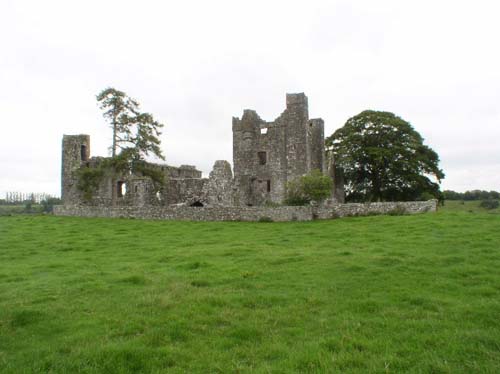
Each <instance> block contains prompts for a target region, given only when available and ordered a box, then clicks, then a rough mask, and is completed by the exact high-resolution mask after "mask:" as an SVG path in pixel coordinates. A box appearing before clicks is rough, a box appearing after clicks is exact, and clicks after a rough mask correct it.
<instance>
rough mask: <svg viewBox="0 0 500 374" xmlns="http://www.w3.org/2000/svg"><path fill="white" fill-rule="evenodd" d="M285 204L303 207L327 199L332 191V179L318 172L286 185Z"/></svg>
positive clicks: (315, 171)
mask: <svg viewBox="0 0 500 374" xmlns="http://www.w3.org/2000/svg"><path fill="white" fill-rule="evenodd" d="M286 188H287V194H286V199H285V204H287V205H305V204H308V203H310V202H312V201H314V202H316V203H319V202H321V201H323V200H325V199H326V198H328V197H329V196H330V194H331V191H332V179H331V178H330V177H328V176H325V175H323V174H322V173H321V172H320V171H319V170H313V171H312V172H311V173H309V174H307V175H303V176H302V177H300V178H297V179H295V180H292V181H290V182H288V183H287V186H286Z"/></svg>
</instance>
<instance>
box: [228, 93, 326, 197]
mask: <svg viewBox="0 0 500 374" xmlns="http://www.w3.org/2000/svg"><path fill="white" fill-rule="evenodd" d="M232 129H233V167H234V183H235V189H236V196H235V199H234V201H235V204H237V205H242V206H245V205H248V206H252V205H253V206H256V205H258V206H262V205H265V204H266V203H268V202H273V203H281V202H282V201H283V200H284V199H285V192H286V183H287V182H289V181H291V180H294V179H296V178H299V177H301V176H303V175H305V174H307V173H309V172H310V171H312V170H313V169H318V170H320V171H322V172H326V168H325V154H324V153H325V152H324V148H325V144H324V123H323V120H322V119H309V109H308V100H307V96H306V95H304V94H303V93H298V94H287V95H286V109H285V111H284V112H283V113H282V114H281V115H280V116H279V117H278V118H276V119H275V120H274V121H273V122H266V121H264V120H262V119H261V118H260V117H259V115H258V114H257V112H255V111H254V110H249V109H247V110H245V111H244V112H243V116H242V117H241V119H239V118H237V117H234V118H233V125H232Z"/></svg>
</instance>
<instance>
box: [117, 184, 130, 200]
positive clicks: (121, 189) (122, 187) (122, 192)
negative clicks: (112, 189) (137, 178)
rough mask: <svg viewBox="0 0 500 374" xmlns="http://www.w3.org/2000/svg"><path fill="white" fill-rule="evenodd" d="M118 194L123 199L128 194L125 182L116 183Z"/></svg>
mask: <svg viewBox="0 0 500 374" xmlns="http://www.w3.org/2000/svg"><path fill="white" fill-rule="evenodd" d="M116 192H117V196H118V197H123V196H125V194H126V193H127V184H126V183H125V182H123V181H118V182H117V183H116Z"/></svg>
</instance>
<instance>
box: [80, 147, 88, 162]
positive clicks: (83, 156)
mask: <svg viewBox="0 0 500 374" xmlns="http://www.w3.org/2000/svg"><path fill="white" fill-rule="evenodd" d="M80 158H81V160H82V161H87V146H86V145H85V144H82V145H81V146H80Z"/></svg>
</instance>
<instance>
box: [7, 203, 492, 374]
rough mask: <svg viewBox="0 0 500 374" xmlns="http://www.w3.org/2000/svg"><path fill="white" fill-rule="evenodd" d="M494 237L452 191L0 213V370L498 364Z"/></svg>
mask: <svg viewBox="0 0 500 374" xmlns="http://www.w3.org/2000/svg"><path fill="white" fill-rule="evenodd" d="M455 203H456V204H455ZM469 210H470V211H471V212H469ZM499 243H500V214H498V211H497V212H496V213H491V212H487V211H485V210H482V209H481V210H480V209H478V208H477V207H475V206H474V205H473V204H470V203H466V204H465V205H462V204H460V203H458V202H446V205H445V207H444V209H442V210H440V211H439V212H438V213H429V214H422V215H416V216H373V217H356V218H354V217H353V218H343V219H338V220H331V221H314V222H304V223H298V222H290V223H237V222H233V223H223V222H169V221H139V220H122V219H115V220H110V219H84V218H63V217H53V216H40V215H38V216H37V215H33V216H29V215H18V216H10V217H7V216H4V217H0V372H1V373H32V372H35V373H163V372H164V373H499V372H500V271H499V269H500V245H499Z"/></svg>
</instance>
